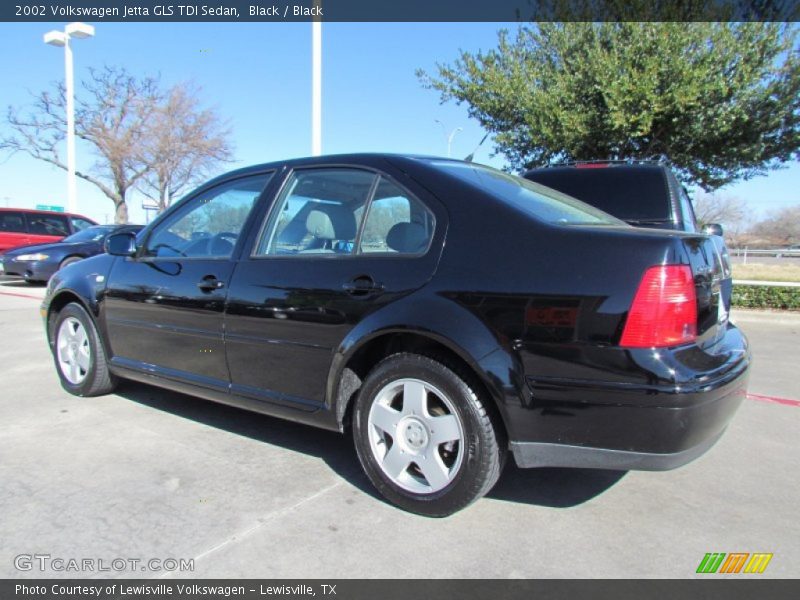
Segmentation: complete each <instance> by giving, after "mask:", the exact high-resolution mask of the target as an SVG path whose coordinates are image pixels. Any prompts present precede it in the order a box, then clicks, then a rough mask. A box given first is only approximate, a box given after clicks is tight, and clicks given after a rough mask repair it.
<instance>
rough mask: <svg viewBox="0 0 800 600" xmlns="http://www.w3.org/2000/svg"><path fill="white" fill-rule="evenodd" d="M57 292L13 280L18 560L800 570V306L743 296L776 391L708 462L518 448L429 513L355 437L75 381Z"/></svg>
mask: <svg viewBox="0 0 800 600" xmlns="http://www.w3.org/2000/svg"><path fill="white" fill-rule="evenodd" d="M43 293H44V290H43V288H35V287H28V286H26V285H25V284H23V283H16V282H2V283H0V331H2V340H3V342H2V344H0V360H1V361H2V365H3V367H4V368H3V375H2V383H0V390H1V393H0V540H2V541H1V542H0V577H42V576H45V577H65V576H67V577H91V576H96V577H109V576H114V577H159V576H165V577H181V576H191V577H259V578H270V577H281V578H284V577H286V578H294V577H297V578H307V577H319V578H356V577H387V578H404V577H414V578H429V577H454V578H457V577H482V578H492V577H497V578H507V577H566V578H572V577H619V578H632V577H659V578H672V577H675V578H684V577H695V576H697V575H696V574H695V571H696V569H697V566H698V564H699V563H700V561H701V559H702V558H703V556H704V555H705V554H706V553H708V552H726V553H729V552H750V553H754V552H768V553H773V555H774V556H773V558H772V560H771V562H770V563H769V565H768V567H767V569H766V570H765V572H764V573H763V574H761V575H743V574H740V575H732V576H730V577H740V578H742V577H798V576H800V562H799V561H798V557H800V522H798V519H797V506H798V498H799V497H800V480H799V479H798V475H797V473H798V471H797V465H798V464H800V407H798V406H795V405H792V404H791V403H780V402H778V401H779V400H781V399H788V400H800V384H798V373H797V371H798V368H797V367H798V359H797V356H798V346H799V344H798V342H800V315H796V314H795V315H776V314H762V313H744V312H736V311H734V313H733V318H734V321H736V322H737V323H738V324H739V325H740V326H741V327H742V328H743V329H744V331H745V332H746V333H747V335H748V336H749V338H750V340H751V343H752V346H753V349H754V354H755V364H754V368H753V372H752V377H751V384H750V391H751V392H752V393H753V394H754V395H755V396H754V398H756V397H757V398H758V399H751V400H748V401H747V402H745V404H744V405H743V406H742V408H741V410H740V411H739V413H738V414H737V416H736V418H735V420H734V422H733V424H732V425H731V427H730V428H729V430H728V432H727V433H726V435H725V436H724V437H723V438H722V440H721V441H720V442H719V443H718V444H717V445H716V446H715V447H714V448H712V450H711V451H710V452H709V453H708V454H707V455H705V456H703V457H701V458H700V459H699V460H697V461H695V462H694V463H691V464H689V465H687V466H685V467H683V468H681V469H678V470H675V471H670V472H663V473H647V472H627V473H625V472H614V471H599V470H577V469H576V470H569V469H539V470H521V469H517V468H516V467H515V465H514V464H513V460H511V461H509V464H508V466H507V468H506V470H505V472H504V473H503V476H502V477H501V480H500V482H499V484H498V485H497V487H496V488H495V489H494V490H493V491H492V492H490V494H489V495H488V497H486V498H485V499H483V500H480V501H479V502H477V503H476V504H474V505H472V506H471V507H469V508H467V509H466V510H464V511H462V512H460V513H458V514H456V515H454V516H452V517H450V518H447V519H428V518H424V517H419V516H415V515H412V514H408V513H405V512H402V511H400V510H399V509H396V508H394V507H392V506H390V505H388V504H387V503H386V502H384V501H382V500H381V499H379V498H378V497H377V496H376V495H375V494H374V493H373V491H372V489H371V487H370V484H369V482H368V481H367V479H366V477H365V476H364V475H363V474H362V473H361V469H360V467H359V465H358V461H357V459H356V455H355V451H354V449H353V446H352V443H351V441H350V440H349V439H348V438H345V437H344V436H341V435H338V434H335V433H330V432H325V431H320V430H316V429H311V428H308V427H304V426H300V425H295V424H292V423H287V422H284V421H280V420H277V419H273V418H269V417H264V416H260V415H256V414H252V413H248V412H244V411H241V410H238V409H234V408H229V407H226V406H221V405H217V404H212V403H208V402H204V401H201V400H197V399H194V398H191V397H188V396H184V395H180V394H176V393H172V392H168V391H164V390H160V389H158V388H154V387H148V386H145V385H140V384H133V383H128V384H124V385H123V386H121V388H120V389H119V391H118V393H117V394H114V395H111V396H106V397H100V398H88V399H81V398H75V397H73V396H70V395H69V394H67V393H66V392H64V391H62V389H61V387H60V386H59V383H58V378H57V375H56V373H55V370H54V367H53V364H52V358H51V356H50V354H49V352H48V350H47V347H46V344H45V340H44V333H43V328H42V324H41V321H40V317H39V312H38V309H39V300H38V299H39V298H40V297H41V296H42V295H43ZM33 554H47V555H50V557H51V558H63V559H65V560H66V559H70V558H77V559H79V560H80V559H84V558H88V559H94V560H97V561H100V560H101V561H104V562H103V564H105V565H106V566H107V567H108V566H109V565H110V564H111V562H112V561H113V560H114V559H119V558H121V559H125V560H128V559H141V560H143V561H148V560H149V559H156V560H162V561H163V560H165V559H170V558H175V559H194V571H184V572H165V571H159V570H155V571H142V570H141V567H137V568H136V569H131V568H129V567H125V569H124V570H115V569H112V570H110V571H104V572H102V571H101V572H99V571H97V570H88V571H85V572H74V571H71V572H64V571H57V570H53V569H52V568H50V569H48V570H46V571H44V572H41V571H39V570H38V568H37V567H36V565H35V564H34V566H33V568H32V569H31V570H28V571H24V570H23V571H21V570H18V569H17V568H16V567H15V557H17V556H19V555H33ZM95 564H96V565H97V563H95ZM116 564H117V565H119V564H120V563H116ZM704 577H721V575H704Z"/></svg>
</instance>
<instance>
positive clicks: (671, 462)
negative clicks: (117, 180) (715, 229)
mask: <svg viewBox="0 0 800 600" xmlns="http://www.w3.org/2000/svg"><path fill="white" fill-rule="evenodd" d="M106 246H107V249H108V251H109V253H110V254H108V255H103V256H98V257H94V258H90V259H88V260H85V261H82V262H80V263H77V264H75V265H72V266H70V267H69V268H67V269H64V270H63V271H61V272H59V273H58V274H57V275H56V276H55V277H54V278H53V279H52V280H51V283H50V286H49V287H48V292H47V297H46V299H45V301H44V304H43V314H44V316H45V317H46V323H47V333H48V339H49V341H50V345H51V347H52V350H53V354H54V357H55V364H56V367H57V369H58V373H59V376H60V378H61V381H62V383H63V386H64V388H66V389H67V390H68V391H69V392H71V393H73V394H76V395H81V396H91V395H97V394H104V393H108V392H110V391H111V390H112V389H113V388H114V383H115V380H116V378H118V377H124V378H128V379H136V380H139V381H144V382H148V383H153V384H156V385H159V386H163V387H165V388H170V389H173V390H178V391H181V392H187V393H189V394H193V395H195V396H199V397H202V398H206V399H209V400H216V401H219V402H224V403H226V404H233V405H236V406H240V407H244V408H248V409H251V410H254V411H258V412H261V413H266V414H270V415H275V416H279V417H283V418H286V419H291V420H294V421H300V422H302V423H308V424H310V425H316V426H318V427H324V428H326V429H334V430H339V431H350V430H352V434H353V437H354V439H355V446H356V449H357V453H358V457H359V459H360V461H361V464H362V465H363V467H364V470H365V471H366V473H367V475H368V476H369V478H370V479H371V480H372V482H373V483H374V485H375V486H376V487H377V488H378V490H380V492H381V493H382V494H383V495H384V496H385V497H386V498H388V499H389V500H390V501H391V502H394V503H395V504H397V505H399V506H401V507H403V508H405V509H408V510H411V511H415V512H418V513H422V514H426V515H447V514H450V513H452V512H454V511H456V510H458V509H460V508H462V507H464V506H466V505H467V504H469V503H470V502H472V501H473V500H475V499H476V498H479V497H481V496H482V495H483V494H485V493H486V492H487V491H488V490H489V489H490V488H491V487H492V485H493V484H494V483H495V482H496V481H497V478H498V476H499V474H500V471H501V469H502V466H503V464H504V458H505V454H506V452H507V450H509V449H510V450H511V452H512V453H513V454H514V458H515V459H516V462H517V464H518V465H520V466H522V467H538V466H569V467H602V468H609V469H669V468H673V467H677V466H679V465H682V464H685V463H686V462H688V461H690V460H692V459H693V458H695V457H697V456H699V455H700V454H702V453H703V452H704V451H705V450H707V449H708V448H709V447H711V445H712V444H713V443H714V442H715V441H716V440H717V439H718V438H719V436H720V435H721V434H722V432H723V431H724V429H725V427H726V425H727V424H728V422H729V420H730V419H731V417H732V415H733V414H734V412H735V411H736V409H737V407H738V406H739V405H740V403H741V401H742V399H743V398H744V396H745V388H746V380H747V373H748V366H749V363H750V355H749V351H748V347H747V342H746V340H745V338H744V336H743V335H742V334H741V332H740V331H739V330H738V329H737V328H736V327H734V326H733V325H732V324H731V323H730V322H729V321H728V309H729V305H730V281H729V280H726V279H725V278H724V274H723V273H724V272H725V271H724V269H723V265H722V259H721V258H720V256H719V255H718V254H717V252H716V250H715V246H714V244H713V243H712V242H711V241H710V240H709V238H708V237H707V236H706V235H704V234H689V233H682V232H665V231H655V230H647V229H635V228H633V227H630V226H628V225H626V224H625V223H623V222H622V221H618V220H616V219H615V218H614V217H611V216H609V215H607V214H606V213H603V212H600V211H598V210H597V209H594V208H592V207H590V206H589V205H587V204H583V203H581V202H579V201H577V200H575V199H573V198H571V197H569V196H565V195H562V194H559V193H558V192H555V191H553V190H551V189H549V188H546V187H542V186H539V185H537V184H535V183H532V182H530V181H526V180H524V179H521V178H518V177H514V176H511V175H507V174H504V173H502V172H499V171H496V170H494V169H490V168H488V167H482V166H478V165H474V164H468V163H463V162H459V161H453V160H445V159H436V158H420V157H402V156H390V155H350V156H337V157H321V158H313V159H302V160H294V161H288V162H283V163H273V164H267V165H262V166H257V167H252V168H247V169H243V170H239V171H235V172H233V173H229V174H227V175H224V176H222V177H219V178H217V179H214V180H213V181H211V182H209V183H208V184H206V185H204V186H202V187H201V188H199V189H198V190H196V191H195V192H193V193H192V194H190V195H189V196H188V197H186V198H185V199H183V200H182V201H181V202H179V203H178V204H176V205H175V206H173V207H172V208H171V209H170V210H168V211H167V212H165V213H164V214H163V215H162V216H161V217H160V218H159V219H157V220H156V221H155V222H154V223H152V224H151V225H150V226H149V227H148V228H146V229H145V230H143V231H142V232H141V233H140V234H139V235H138V236H137V237H136V238H134V236H133V235H131V234H117V235H114V236H112V237H110V238H109V240H108V242H107V244H106Z"/></svg>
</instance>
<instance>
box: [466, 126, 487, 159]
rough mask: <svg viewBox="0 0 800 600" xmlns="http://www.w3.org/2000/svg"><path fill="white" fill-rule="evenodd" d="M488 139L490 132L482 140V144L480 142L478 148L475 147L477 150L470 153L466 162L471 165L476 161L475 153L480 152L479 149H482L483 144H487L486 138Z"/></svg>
mask: <svg viewBox="0 0 800 600" xmlns="http://www.w3.org/2000/svg"><path fill="white" fill-rule="evenodd" d="M487 137H489V132H488V131H487V132H486V135H485V136H483V139H482V140H481V141H480V142H478V145H477V146H475V150H473V151H472V152H470V153H469V154H468V155H467V157H466V158H465V159H464V162H468V163H471V162H472V161H473V160H474V159H475V153H476V152H477V151H478V148H480V147H481V145H483V142H485V141H486V138H487Z"/></svg>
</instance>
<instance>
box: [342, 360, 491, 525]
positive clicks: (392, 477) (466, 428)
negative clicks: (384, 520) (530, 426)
mask: <svg viewBox="0 0 800 600" xmlns="http://www.w3.org/2000/svg"><path fill="white" fill-rule="evenodd" d="M470 375H471V374H470V373H467V372H466V371H464V370H462V369H459V368H457V367H453V366H450V365H448V364H447V362H446V361H443V360H439V359H438V358H437V359H434V358H431V357H428V356H422V355H418V354H410V353H400V354H393V355H391V356H389V357H387V358H386V359H384V360H382V361H381V362H380V363H378V365H376V366H375V367H374V368H373V369H372V371H371V372H370V373H369V375H367V377H366V379H365V381H364V384H363V386H362V387H361V389H360V390H359V393H358V396H357V398H356V400H355V402H356V404H355V406H354V409H353V438H354V443H355V447H356V452H357V454H358V458H359V461H360V462H361V466H362V467H363V469H364V471H365V472H366V474H367V476H368V477H369V479H370V481H371V482H372V484H373V485H374V486H375V488H376V489H377V490H378V491H379V492H380V493H381V495H383V496H384V497H385V498H386V499H387V500H389V501H390V502H392V503H393V504H395V505H397V506H399V507H401V508H403V509H405V510H408V511H410V512H414V513H417V514H421V515H425V516H429V517H445V516H448V515H451V514H453V513H455V512H457V511H459V510H461V509H462V508H464V507H466V506H468V505H469V504H471V503H472V502H474V501H475V500H477V499H478V498H481V497H482V496H484V495H485V494H486V493H487V492H488V491H489V490H490V489H491V488H492V487H493V486H494V484H495V483H496V482H497V479H498V478H499V477H500V472H501V470H502V467H503V465H504V464H505V453H506V447H505V441H504V435H503V430H502V426H500V424H499V423H498V424H495V422H494V421H495V419H493V416H492V414H491V413H490V411H489V410H487V402H488V399H486V398H482V397H481V396H480V394H479V393H478V392H477V390H479V389H480V386H479V385H477V384H475V383H474V378H473V377H471V376H470Z"/></svg>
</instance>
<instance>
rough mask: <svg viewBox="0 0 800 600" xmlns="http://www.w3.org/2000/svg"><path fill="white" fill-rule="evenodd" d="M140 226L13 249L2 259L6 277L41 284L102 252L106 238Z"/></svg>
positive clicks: (103, 228)
mask: <svg viewBox="0 0 800 600" xmlns="http://www.w3.org/2000/svg"><path fill="white" fill-rule="evenodd" d="M141 229H142V225H92V226H91V227H87V228H86V229H83V230H81V231H79V232H77V233H73V234H72V235H70V236H68V237H65V238H64V239H63V240H61V241H60V242H53V243H50V244H36V245H32V246H21V247H19V248H12V249H11V250H8V251H7V252H6V253H5V254H4V255H2V257H0V258H2V264H3V269H4V271H5V274H6V275H11V276H14V275H15V276H17V277H22V278H24V279H25V281H27V282H29V283H36V282H43V281H47V280H48V279H50V277H51V276H52V275H53V273H55V272H56V271H58V270H59V269H63V268H64V267H66V266H67V265H71V264H72V263H76V262H78V261H79V260H83V259H84V258H89V257H90V256H94V255H95V254H101V253H102V252H104V251H105V248H104V244H105V240H106V238H107V237H108V236H109V235H110V234H112V233H115V232H130V233H134V234H135V233H137V232H138V231H139V230H141Z"/></svg>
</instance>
